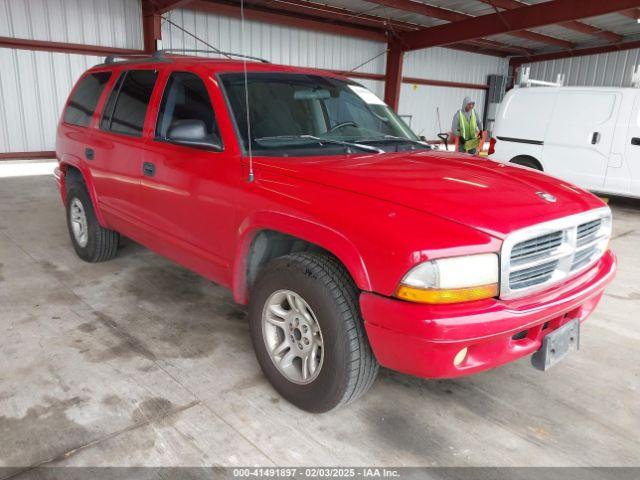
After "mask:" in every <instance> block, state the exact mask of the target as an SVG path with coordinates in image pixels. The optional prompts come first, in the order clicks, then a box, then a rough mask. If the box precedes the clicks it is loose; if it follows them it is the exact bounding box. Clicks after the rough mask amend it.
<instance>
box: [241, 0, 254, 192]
mask: <svg viewBox="0 0 640 480" xmlns="http://www.w3.org/2000/svg"><path fill="white" fill-rule="evenodd" d="M244 47H245V38H244V0H240V48H241V50H242V54H243V55H246V53H247V52H245V49H244ZM242 70H243V73H244V104H245V110H246V111H247V145H248V153H249V177H248V178H247V182H249V183H251V182H253V179H254V176H253V150H252V148H251V113H250V112H249V81H248V79H247V57H246V56H245V57H243V58H242Z"/></svg>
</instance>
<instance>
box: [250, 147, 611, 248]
mask: <svg viewBox="0 0 640 480" xmlns="http://www.w3.org/2000/svg"><path fill="white" fill-rule="evenodd" d="M255 161H256V166H260V167H262V168H264V167H266V168H268V169H270V170H271V169H272V168H273V169H274V173H276V172H277V173H280V174H285V175H287V176H291V177H295V178H299V179H302V180H305V181H309V182H314V183H319V184H323V185H326V186H330V187H334V188H340V189H342V190H347V191H351V192H354V193H359V194H361V195H365V196H369V197H374V198H378V199H382V200H386V201H388V202H392V203H395V204H399V205H403V206H405V207H409V208H413V209H417V210H420V211H423V212H426V213H429V214H432V215H437V216H440V217H442V218H446V219H448V220H451V221H454V222H458V223H461V224H463V225H467V226H470V227H473V228H476V229H479V230H482V231H484V232H486V233H488V234H490V235H493V236H495V237H498V238H504V237H505V236H506V235H507V234H508V233H510V232H512V231H514V230H517V229H519V228H523V227H526V226H529V225H532V224H535V223H540V222H544V221H547V220H553V219H555V218H560V217H563V216H566V215H571V214H574V213H579V212H583V211H586V210H590V209H593V208H599V207H602V206H603V205H604V204H603V202H602V201H601V200H599V199H598V198H597V197H595V196H594V195H592V194H591V193H589V192H587V191H585V190H582V189H580V188H578V187H576V186H574V185H571V184H568V183H566V182H563V181H562V180H559V179H557V178H554V177H551V176H549V175H546V174H543V173H540V172H537V171H534V170H531V169H527V168H524V167H518V166H511V165H505V164H501V163H496V162H493V161H491V160H485V159H482V158H480V157H472V156H469V155H463V154H458V153H450V152H439V151H438V152H436V151H426V152H416V153H407V152H401V153H387V154H377V155H368V154H367V155H361V156H354V155H351V156H340V157H336V156H332V157H298V158H280V157H278V158H274V157H260V158H256V159H255ZM537 192H546V193H549V194H551V195H553V196H554V197H555V198H556V201H555V202H549V201H548V200H545V199H544V198H542V197H541V196H540V195H538V194H537Z"/></svg>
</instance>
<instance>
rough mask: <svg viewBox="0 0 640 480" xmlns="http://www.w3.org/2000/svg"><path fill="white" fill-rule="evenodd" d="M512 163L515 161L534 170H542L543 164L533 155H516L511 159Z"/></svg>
mask: <svg viewBox="0 0 640 480" xmlns="http://www.w3.org/2000/svg"><path fill="white" fill-rule="evenodd" d="M511 163H515V164H516V165H522V166H523V167H529V168H533V169H534V170H540V171H542V165H540V162H538V161H537V160H536V159H535V158H533V157H527V156H520V157H515V158H513V159H512V160H511Z"/></svg>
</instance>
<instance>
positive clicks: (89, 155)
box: [84, 148, 95, 160]
mask: <svg viewBox="0 0 640 480" xmlns="http://www.w3.org/2000/svg"><path fill="white" fill-rule="evenodd" d="M94 155H95V152H94V151H93V148H85V149H84V158H86V159H87V160H93V157H94Z"/></svg>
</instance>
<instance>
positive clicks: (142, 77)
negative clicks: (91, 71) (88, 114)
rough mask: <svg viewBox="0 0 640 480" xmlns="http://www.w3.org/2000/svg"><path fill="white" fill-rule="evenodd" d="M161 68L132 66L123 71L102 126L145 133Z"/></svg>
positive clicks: (130, 133)
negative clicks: (143, 128) (148, 109)
mask: <svg viewBox="0 0 640 480" xmlns="http://www.w3.org/2000/svg"><path fill="white" fill-rule="evenodd" d="M157 77H158V72H156V71H154V70H128V71H126V72H123V73H122V74H121V75H120V78H119V79H118V82H116V85H115V86H114V88H113V91H112V92H111V95H110V96H109V101H108V102H107V105H106V107H105V109H104V114H103V116H102V121H101V122H100V128H101V129H103V130H110V131H112V132H116V133H124V134H125V135H133V136H137V137H140V136H142V127H143V126H144V118H145V116H146V114H147V108H148V107H149V100H150V99H151V93H152V92H153V87H154V85H155V83H156V78H157Z"/></svg>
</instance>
